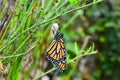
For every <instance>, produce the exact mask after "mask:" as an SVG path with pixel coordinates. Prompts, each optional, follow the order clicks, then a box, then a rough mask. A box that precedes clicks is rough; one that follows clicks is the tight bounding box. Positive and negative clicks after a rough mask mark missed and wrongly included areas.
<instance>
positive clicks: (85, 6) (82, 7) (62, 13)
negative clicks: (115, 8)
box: [0, 0, 103, 52]
mask: <svg viewBox="0 0 120 80" xmlns="http://www.w3.org/2000/svg"><path fill="white" fill-rule="evenodd" d="M101 1H103V0H98V1H96V2H92V3H90V4H86V5H84V6H81V7H78V8H75V9H72V10H69V11H66V12H61V13H60V14H59V15H57V16H55V17H53V18H51V19H48V20H46V21H43V22H41V23H38V24H35V25H33V26H31V27H30V28H28V29H26V30H24V31H23V32H21V33H20V34H18V35H17V36H15V37H14V38H13V39H12V40H11V41H10V42H8V43H7V44H6V45H4V46H3V47H2V48H1V49H0V52H1V51H2V50H3V49H4V48H5V47H6V46H7V45H9V44H11V43H12V42H13V41H14V40H16V39H17V38H18V37H19V36H20V35H22V34H23V33H25V32H27V31H29V30H31V29H33V28H35V27H38V26H40V25H42V24H45V23H47V22H50V21H52V20H54V19H57V18H58V17H60V16H63V15H65V14H68V13H71V12H73V11H77V10H80V9H84V8H87V7H89V6H91V5H93V4H96V3H99V2H101ZM41 28H42V27H41Z"/></svg>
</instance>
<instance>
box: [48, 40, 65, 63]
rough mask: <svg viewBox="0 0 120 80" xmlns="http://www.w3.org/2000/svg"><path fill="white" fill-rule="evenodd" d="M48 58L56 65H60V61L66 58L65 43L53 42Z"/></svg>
mask: <svg viewBox="0 0 120 80" xmlns="http://www.w3.org/2000/svg"><path fill="white" fill-rule="evenodd" d="M46 57H47V59H48V60H50V61H51V62H53V63H54V64H56V65H58V63H59V62H60V61H62V60H63V59H66V58H65V47H64V44H63V42H61V41H57V40H53V41H52V43H51V44H50V46H49V47H48V49H47V51H46Z"/></svg>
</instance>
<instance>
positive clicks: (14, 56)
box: [0, 45, 35, 59]
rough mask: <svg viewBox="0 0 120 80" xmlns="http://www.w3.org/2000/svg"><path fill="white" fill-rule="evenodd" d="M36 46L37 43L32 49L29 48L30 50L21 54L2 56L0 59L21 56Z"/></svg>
mask: <svg viewBox="0 0 120 80" xmlns="http://www.w3.org/2000/svg"><path fill="white" fill-rule="evenodd" d="M34 47H35V45H34V46H32V47H31V48H30V49H28V50H27V51H26V52H24V53H20V54H16V55H11V56H2V57H0V59H5V58H12V57H19V56H22V55H25V54H27V53H28V52H29V51H30V50H31V49H33V48H34Z"/></svg>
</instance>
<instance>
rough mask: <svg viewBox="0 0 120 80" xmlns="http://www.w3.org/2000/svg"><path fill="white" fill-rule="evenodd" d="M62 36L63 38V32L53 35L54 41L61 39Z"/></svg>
mask: <svg viewBox="0 0 120 80" xmlns="http://www.w3.org/2000/svg"><path fill="white" fill-rule="evenodd" d="M62 38H63V34H62V33H60V34H57V35H56V36H55V40H56V41H60V39H62Z"/></svg>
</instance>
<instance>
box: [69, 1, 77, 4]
mask: <svg viewBox="0 0 120 80" xmlns="http://www.w3.org/2000/svg"><path fill="white" fill-rule="evenodd" d="M69 2H70V4H76V3H77V2H78V0H69Z"/></svg>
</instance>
